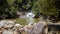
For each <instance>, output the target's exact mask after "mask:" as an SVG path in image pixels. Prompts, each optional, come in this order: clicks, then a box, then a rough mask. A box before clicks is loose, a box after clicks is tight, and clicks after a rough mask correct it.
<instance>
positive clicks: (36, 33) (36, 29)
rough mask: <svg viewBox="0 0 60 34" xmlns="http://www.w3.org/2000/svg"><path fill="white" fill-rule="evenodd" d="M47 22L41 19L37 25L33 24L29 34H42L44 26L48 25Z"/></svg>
mask: <svg viewBox="0 0 60 34" xmlns="http://www.w3.org/2000/svg"><path fill="white" fill-rule="evenodd" d="M46 25H47V24H46V22H44V21H40V22H39V23H37V24H36V25H34V26H33V28H32V29H31V31H30V32H29V34H42V31H43V28H44V27H45V26H46Z"/></svg>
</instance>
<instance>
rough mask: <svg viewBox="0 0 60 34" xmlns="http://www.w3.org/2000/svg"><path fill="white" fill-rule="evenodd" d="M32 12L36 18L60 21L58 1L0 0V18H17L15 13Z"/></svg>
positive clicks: (59, 3)
mask: <svg viewBox="0 0 60 34" xmlns="http://www.w3.org/2000/svg"><path fill="white" fill-rule="evenodd" d="M31 10H32V11H33V13H35V15H36V16H37V17H39V16H40V14H42V15H43V16H44V17H45V16H47V18H48V17H49V18H54V19H56V20H60V18H59V17H60V0H0V18H1V17H9V18H12V17H14V18H15V17H17V11H19V12H20V11H21V12H24V11H25V12H27V11H31Z"/></svg>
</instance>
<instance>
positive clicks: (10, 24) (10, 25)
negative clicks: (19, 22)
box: [0, 20, 15, 28]
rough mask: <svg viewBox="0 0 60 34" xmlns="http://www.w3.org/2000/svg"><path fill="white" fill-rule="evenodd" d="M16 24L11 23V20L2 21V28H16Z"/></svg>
mask: <svg viewBox="0 0 60 34" xmlns="http://www.w3.org/2000/svg"><path fill="white" fill-rule="evenodd" d="M14 24H15V23H14V22H13V21H10V20H2V21H0V28H2V27H4V28H11V27H13V26H14Z"/></svg>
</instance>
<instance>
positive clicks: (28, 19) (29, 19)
mask: <svg viewBox="0 0 60 34" xmlns="http://www.w3.org/2000/svg"><path fill="white" fill-rule="evenodd" d="M34 16H35V15H34V14H33V13H32V12H29V13H27V14H26V22H27V23H28V24H29V23H34V19H33V17H34Z"/></svg>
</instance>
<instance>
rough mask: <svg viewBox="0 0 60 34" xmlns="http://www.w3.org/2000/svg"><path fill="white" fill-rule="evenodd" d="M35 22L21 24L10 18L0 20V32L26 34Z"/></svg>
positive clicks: (3, 33) (0, 33)
mask: <svg viewBox="0 0 60 34" xmlns="http://www.w3.org/2000/svg"><path fill="white" fill-rule="evenodd" d="M33 25H35V24H32V23H30V24H28V25H21V24H18V23H15V22H14V21H11V20H1V21H0V34H27V33H28V32H29V31H30V29H31V28H32V27H33Z"/></svg>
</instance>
